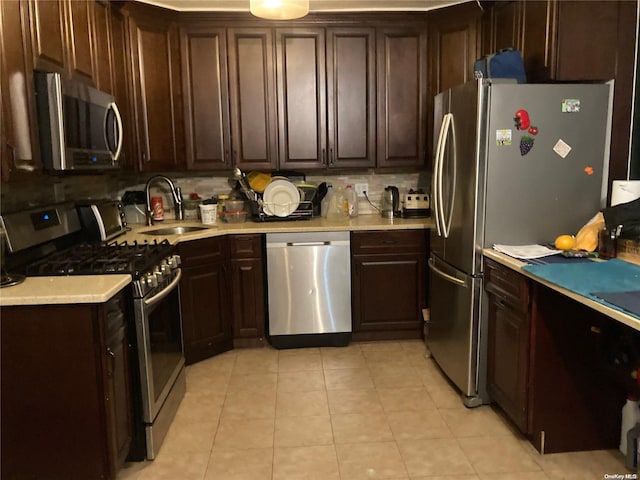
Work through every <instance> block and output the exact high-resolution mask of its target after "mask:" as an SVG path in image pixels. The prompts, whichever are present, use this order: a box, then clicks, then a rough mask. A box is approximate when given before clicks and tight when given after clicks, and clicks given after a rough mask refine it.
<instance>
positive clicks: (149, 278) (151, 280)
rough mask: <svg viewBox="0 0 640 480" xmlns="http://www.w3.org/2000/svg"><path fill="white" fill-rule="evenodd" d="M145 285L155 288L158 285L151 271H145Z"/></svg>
mask: <svg viewBox="0 0 640 480" xmlns="http://www.w3.org/2000/svg"><path fill="white" fill-rule="evenodd" d="M144 277H145V279H146V283H147V286H149V287H151V288H155V287H157V286H158V278H157V277H156V276H155V275H154V274H153V273H147V274H146V275H145V276H144Z"/></svg>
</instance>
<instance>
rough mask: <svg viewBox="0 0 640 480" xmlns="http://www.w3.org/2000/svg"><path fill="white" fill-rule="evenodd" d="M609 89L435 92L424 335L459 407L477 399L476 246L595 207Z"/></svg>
mask: <svg viewBox="0 0 640 480" xmlns="http://www.w3.org/2000/svg"><path fill="white" fill-rule="evenodd" d="M612 91H613V82H608V83H602V84H517V83H515V81H513V82H512V81H510V80H488V79H484V80H475V81H472V82H468V83H465V84H463V85H459V86H457V87H454V88H451V89H450V90H447V91H444V92H442V93H440V94H438V95H437V96H436V97H435V103H434V120H435V121H434V162H433V185H432V192H431V195H432V212H434V216H435V222H436V228H434V229H433V230H432V231H431V239H430V240H431V243H430V248H431V253H430V258H429V269H430V285H429V288H430V305H429V306H430V317H429V320H428V323H427V330H426V337H425V340H426V343H427V347H428V348H429V350H430V352H431V354H432V356H433V358H434V359H435V360H436V362H437V363H438V364H439V366H440V367H441V368H442V370H443V371H444V372H445V373H446V375H447V376H448V377H449V378H450V380H451V381H452V382H453V383H454V384H455V385H456V386H457V387H458V388H459V389H460V390H461V392H462V394H463V396H464V397H463V399H464V401H465V404H466V405H467V406H470V407H472V406H476V405H481V404H482V403H487V401H488V400H489V399H488V397H487V394H486V388H485V384H486V378H485V377H486V321H484V318H485V317H486V313H485V311H484V309H485V305H486V301H484V300H483V284H482V277H483V261H482V249H483V248H485V247H491V246H492V245H493V244H495V243H500V244H507V245H524V244H535V243H538V244H544V243H547V242H552V241H553V240H554V239H555V238H556V237H557V236H558V235H560V234H564V233H569V234H575V233H576V232H577V231H578V230H579V229H580V227H582V225H584V224H585V223H587V222H588V221H589V219H590V218H591V217H593V215H595V214H596V213H597V212H598V210H599V209H600V208H602V207H603V206H604V204H605V199H606V188H607V178H608V170H607V169H608V158H609V138H610V128H611V102H612ZM505 361H509V360H508V359H505Z"/></svg>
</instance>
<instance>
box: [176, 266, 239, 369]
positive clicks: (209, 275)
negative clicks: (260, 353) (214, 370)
mask: <svg viewBox="0 0 640 480" xmlns="http://www.w3.org/2000/svg"><path fill="white" fill-rule="evenodd" d="M182 272H183V277H182V281H181V282H180V305H181V308H182V332H183V335H184V356H185V361H186V364H187V365H190V364H192V363H195V362H198V361H200V360H204V359H205V358H209V357H211V356H213V355H215V354H217V353H222V352H225V351H227V350H231V349H232V348H233V325H232V318H231V311H230V307H229V293H228V288H227V279H226V273H225V262H224V261H215V262H211V263H204V264H202V265H200V266H198V267H185V268H183V270H182Z"/></svg>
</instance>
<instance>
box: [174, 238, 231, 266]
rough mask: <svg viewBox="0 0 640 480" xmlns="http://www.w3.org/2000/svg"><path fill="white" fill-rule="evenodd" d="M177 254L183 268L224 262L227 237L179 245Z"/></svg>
mask: <svg viewBox="0 0 640 480" xmlns="http://www.w3.org/2000/svg"><path fill="white" fill-rule="evenodd" d="M178 252H179V253H180V257H181V259H182V265H183V266H184V267H191V266H198V265H201V264H202V263H203V262H211V261H215V260H226V258H227V237H215V238H204V239H202V240H192V241H190V242H184V243H180V244H179V245H178Z"/></svg>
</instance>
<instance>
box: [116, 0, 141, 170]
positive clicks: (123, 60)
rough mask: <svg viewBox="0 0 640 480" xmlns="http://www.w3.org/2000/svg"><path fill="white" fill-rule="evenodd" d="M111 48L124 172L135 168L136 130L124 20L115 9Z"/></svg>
mask: <svg viewBox="0 0 640 480" xmlns="http://www.w3.org/2000/svg"><path fill="white" fill-rule="evenodd" d="M111 47H112V52H113V87H114V91H113V95H114V96H115V98H116V103H117V105H118V109H119V110H120V115H121V116H122V124H123V126H124V128H123V130H124V132H123V134H124V135H123V138H122V153H121V154H120V165H122V166H123V168H124V169H126V170H135V169H136V167H137V162H136V155H135V154H134V151H136V148H135V147H134V145H136V143H135V139H136V135H135V133H136V128H135V125H134V118H135V117H134V114H133V111H134V109H133V103H132V93H131V84H130V82H129V78H130V71H131V64H130V63H129V62H128V61H127V59H128V54H127V52H128V48H127V28H126V19H125V17H124V16H123V15H122V13H121V12H120V11H118V10H117V9H115V8H114V9H112V10H111Z"/></svg>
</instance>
